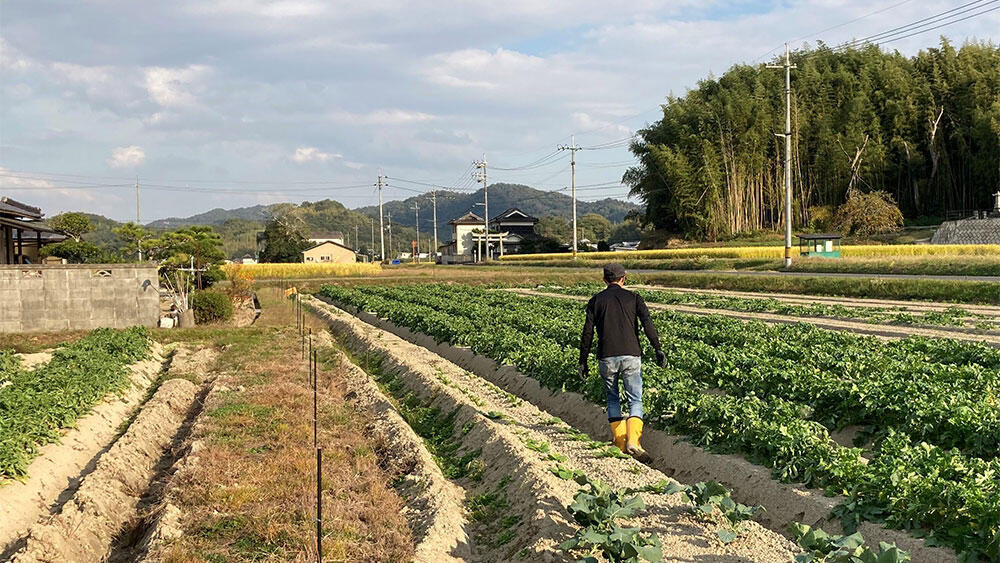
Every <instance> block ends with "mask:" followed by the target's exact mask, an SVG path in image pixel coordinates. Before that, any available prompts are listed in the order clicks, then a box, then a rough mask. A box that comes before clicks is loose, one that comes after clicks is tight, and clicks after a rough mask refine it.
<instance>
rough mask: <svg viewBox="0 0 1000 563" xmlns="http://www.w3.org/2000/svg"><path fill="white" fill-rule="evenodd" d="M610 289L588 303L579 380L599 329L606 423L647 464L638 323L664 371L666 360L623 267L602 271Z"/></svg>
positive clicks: (619, 443) (617, 440)
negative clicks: (622, 391) (625, 403)
mask: <svg viewBox="0 0 1000 563" xmlns="http://www.w3.org/2000/svg"><path fill="white" fill-rule="evenodd" d="M604 283H606V284H607V285H608V287H607V289H605V290H604V291H602V292H600V293H598V294H597V295H595V296H594V297H592V298H591V299H590V301H588V302H587V320H586V322H585V323H584V325H583V335H582V336H581V337H580V370H579V376H580V379H586V378H587V375H588V373H589V368H588V366H587V358H588V357H589V356H590V347H591V344H592V343H593V340H594V329H595V328H596V329H597V367H598V369H599V370H600V372H601V378H602V379H603V380H604V393H605V395H606V396H607V401H608V423H609V424H610V425H611V434H612V436H614V442H615V445H616V446H618V448H619V449H621V450H622V451H623V452H625V453H628V454H629V455H631V456H632V457H634V458H636V459H638V460H639V461H642V462H644V463H648V462H649V456H648V455H647V454H646V452H645V450H643V449H642V446H641V445H639V438H640V437H641V436H642V346H641V345H640V344H639V323H642V329H643V331H644V332H645V333H646V338H648V339H649V343H650V344H651V345H652V346H653V350H655V351H656V361H657V363H658V364H659V365H660V366H661V367H663V366H665V365H666V360H667V358H666V355H665V354H664V353H663V350H662V349H661V348H660V339H659V337H658V336H657V334H656V327H654V326H653V321H652V320H651V319H650V318H649V308H648V307H646V302H645V301H643V299H642V297H640V296H639V295H638V294H636V293H633V292H631V291H628V290H626V289H625V288H624V285H625V268H624V267H623V266H622V265H621V264H608V265H606V266H605V267H604ZM619 381H621V382H622V385H623V386H624V387H625V398H626V399H627V400H628V407H627V408H628V412H627V414H624V415H623V413H622V407H621V402H620V399H619V392H618V382H619Z"/></svg>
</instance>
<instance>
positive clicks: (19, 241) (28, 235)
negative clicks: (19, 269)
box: [0, 196, 66, 264]
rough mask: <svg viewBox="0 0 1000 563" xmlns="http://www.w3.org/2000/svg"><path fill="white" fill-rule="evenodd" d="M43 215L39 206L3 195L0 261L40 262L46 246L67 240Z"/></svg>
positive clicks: (11, 262) (6, 262) (0, 201)
mask: <svg viewBox="0 0 1000 563" xmlns="http://www.w3.org/2000/svg"><path fill="white" fill-rule="evenodd" d="M42 217H43V214H42V210H41V209H40V208H38V207H34V206H31V205H27V204H24V203H21V202H19V201H15V200H13V199H11V198H9V197H6V196H4V197H0V264H37V263H39V262H40V260H39V256H38V253H39V250H41V248H42V247H43V246H45V245H46V244H51V243H54V242H60V241H63V240H66V236H65V235H62V234H60V233H57V232H55V231H53V230H52V229H50V228H48V226H46V225H45V223H43V222H42Z"/></svg>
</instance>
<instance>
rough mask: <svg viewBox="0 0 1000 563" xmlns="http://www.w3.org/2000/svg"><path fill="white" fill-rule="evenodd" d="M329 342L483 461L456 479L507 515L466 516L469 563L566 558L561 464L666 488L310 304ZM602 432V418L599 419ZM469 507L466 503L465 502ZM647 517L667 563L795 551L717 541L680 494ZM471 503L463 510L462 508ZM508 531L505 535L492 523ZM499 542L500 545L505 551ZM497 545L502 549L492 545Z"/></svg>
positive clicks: (498, 393) (552, 424)
mask: <svg viewBox="0 0 1000 563" xmlns="http://www.w3.org/2000/svg"><path fill="white" fill-rule="evenodd" d="M311 303H314V304H315V305H316V306H317V308H318V309H319V310H320V314H321V315H322V316H324V318H325V319H326V320H327V321H328V322H329V323H330V325H331V327H332V328H333V331H334V333H335V334H336V335H337V336H338V337H340V338H342V339H343V341H344V342H345V343H346V344H347V345H348V346H349V347H351V348H352V349H354V350H356V351H358V352H359V353H364V352H365V351H367V352H368V353H369V354H375V355H377V356H378V357H379V358H380V359H381V360H380V361H381V369H382V370H383V371H388V372H389V373H391V374H392V375H393V377H396V378H398V380H399V382H400V384H401V385H402V386H403V387H405V389H406V390H407V391H409V392H412V393H413V394H415V395H418V396H420V397H423V398H425V399H428V400H430V401H431V402H432V404H434V405H435V406H437V407H438V408H439V409H440V412H442V413H454V424H455V427H456V428H461V432H460V433H461V434H462V436H461V442H462V445H463V449H462V450H460V451H461V452H463V453H464V452H470V451H475V450H479V451H480V452H481V453H480V455H481V460H482V462H483V465H482V467H483V475H482V478H481V480H480V481H478V482H477V481H475V480H472V479H460V480H458V482H459V483H460V484H462V485H463V487H464V488H465V489H466V491H467V495H468V496H470V497H472V498H474V499H480V504H479V505H477V504H475V503H473V504H472V507H474V508H476V507H481V504H482V500H481V499H483V498H484V497H487V496H490V495H492V497H491V498H493V499H496V498H503V501H502V503H500V504H502V505H503V509H501V510H499V512H500V513H499V514H494V515H492V516H491V518H490V519H489V520H488V521H487V522H476V521H475V518H476V516H477V512H476V511H475V510H472V511H470V520H471V521H470V530H471V532H472V535H473V536H474V539H475V545H474V550H473V551H474V553H473V560H480V561H495V560H531V561H537V560H540V559H541V560H555V559H559V560H561V559H565V558H566V557H568V556H567V554H564V553H562V552H560V551H558V550H557V548H556V546H557V544H558V543H560V542H561V541H563V540H565V539H567V538H568V537H569V536H570V535H572V533H574V530H575V529H576V526H575V525H574V524H573V523H572V522H570V521H569V520H568V518H569V515H568V513H567V511H566V510H565V506H566V505H568V504H569V503H570V502H571V501H572V499H573V496H574V495H575V493H576V492H577V490H578V489H579V487H578V485H577V484H576V483H574V482H573V481H568V480H564V479H560V478H559V477H557V476H556V475H555V473H553V471H552V470H553V469H555V468H556V467H557V466H559V465H561V466H562V467H564V468H566V469H569V470H579V471H583V472H584V473H586V474H587V475H588V476H589V477H591V478H593V479H599V480H602V481H604V482H606V483H609V484H611V485H612V486H613V487H616V488H626V487H640V486H643V485H649V484H653V483H656V482H658V481H660V480H663V479H667V477H666V475H664V474H663V473H661V472H659V471H657V470H656V469H653V468H650V467H647V466H644V465H642V464H640V463H638V462H636V461H635V460H633V459H631V458H625V459H620V458H617V457H613V454H612V453H611V451H612V450H613V446H611V445H610V444H609V443H607V442H604V441H603V440H602V441H594V440H592V439H591V438H589V437H588V436H586V435H585V434H584V433H582V432H580V431H579V430H577V429H576V428H573V427H572V426H570V425H568V424H566V423H565V422H562V421H561V420H559V419H557V418H555V417H553V416H552V414H550V413H549V412H546V411H544V410H541V409H540V408H538V407H536V406H535V405H534V404H532V402H530V401H525V400H523V399H522V398H519V397H517V396H515V395H514V394H512V393H510V392H508V391H505V390H503V389H501V388H499V387H497V386H496V385H494V384H492V383H490V382H489V381H486V380H485V379H483V378H481V377H479V376H478V375H475V374H473V373H471V372H470V371H467V370H466V369H463V368H462V367H459V366H457V365H455V364H453V363H451V362H449V361H447V360H445V359H443V358H441V357H440V356H438V355H436V354H434V353H433V352H431V351H430V350H428V349H426V348H425V347H422V346H418V345H416V344H413V343H411V342H408V341H407V340H404V339H403V338H400V337H399V336H396V335H394V334H391V333H389V332H386V331H383V330H380V329H378V328H375V327H373V326H371V325H369V324H368V323H365V322H363V321H361V320H359V319H357V318H355V317H354V316H352V315H349V314H347V313H344V312H342V311H339V310H336V309H334V308H332V307H330V306H327V305H323V304H320V303H319V302H317V301H311ZM597 420H598V421H600V422H601V425H604V424H606V418H605V417H604V416H603V413H602V414H598V415H597ZM467 498H469V497H467ZM644 500H645V501H646V503H647V506H648V508H649V509H648V510H647V511H646V513H644V514H643V515H642V516H641V517H639V518H637V519H636V520H635V521H634V522H631V524H633V525H638V526H640V527H641V528H643V530H645V531H646V532H655V533H657V534H658V536H659V537H660V539H661V540H662V541H663V544H664V554H665V556H666V559H667V560H670V561H691V560H695V559H705V560H712V561H723V562H725V561H732V562H737V561H789V560H791V559H792V558H793V553H794V552H793V549H794V546H793V545H791V544H790V543H789V542H788V541H787V540H785V539H784V538H783V537H781V536H780V535H777V534H775V533H773V532H771V531H769V530H766V529H765V528H763V527H761V526H760V525H758V524H756V523H750V525H749V526H747V531H746V532H744V533H743V535H741V537H739V538H738V539H737V540H736V541H734V542H732V543H731V544H724V543H722V542H721V541H720V540H719V539H718V535H717V534H718V532H719V530H720V524H719V523H718V522H716V521H712V520H703V519H699V518H696V517H694V516H693V515H692V514H691V513H690V511H689V510H688V508H687V505H686V504H685V503H684V502H683V499H682V498H681V497H680V496H679V495H654V494H648V495H647V494H644ZM469 505H470V503H469V502H468V501H467V506H469ZM497 521H500V522H508V523H510V527H509V528H507V529H497V526H496V523H497ZM501 542H504V543H502V544H501ZM498 544H500V545H498Z"/></svg>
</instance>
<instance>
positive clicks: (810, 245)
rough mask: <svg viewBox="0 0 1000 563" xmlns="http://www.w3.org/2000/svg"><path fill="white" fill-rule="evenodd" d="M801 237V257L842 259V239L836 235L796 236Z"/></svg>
mask: <svg viewBox="0 0 1000 563" xmlns="http://www.w3.org/2000/svg"><path fill="white" fill-rule="evenodd" d="M795 236H797V237H799V256H806V257H808V258H815V257H819V258H840V239H841V238H842V237H841V236H840V235H838V234H834V233H814V234H808V235H807V234H800V235H795Z"/></svg>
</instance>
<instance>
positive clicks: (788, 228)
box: [767, 43, 796, 268]
mask: <svg viewBox="0 0 1000 563" xmlns="http://www.w3.org/2000/svg"><path fill="white" fill-rule="evenodd" d="M767 68H783V69H785V132H784V133H783V134H778V133H775V135H777V136H779V137H782V136H783V137H785V267H786V268H788V267H789V266H791V265H792V69H793V68H796V66H795V65H793V64H792V61H791V53H790V52H789V50H788V43H785V64H783V65H767Z"/></svg>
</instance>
